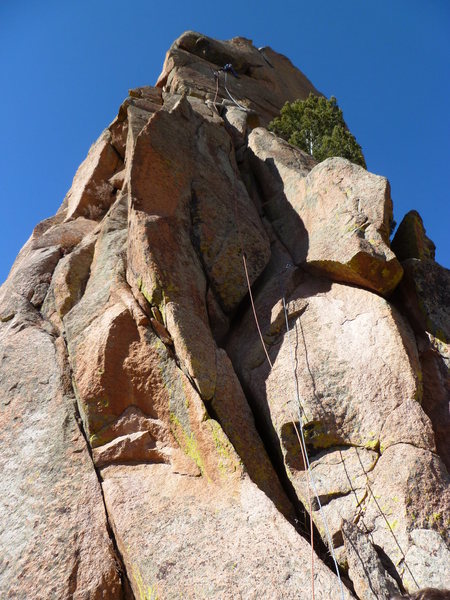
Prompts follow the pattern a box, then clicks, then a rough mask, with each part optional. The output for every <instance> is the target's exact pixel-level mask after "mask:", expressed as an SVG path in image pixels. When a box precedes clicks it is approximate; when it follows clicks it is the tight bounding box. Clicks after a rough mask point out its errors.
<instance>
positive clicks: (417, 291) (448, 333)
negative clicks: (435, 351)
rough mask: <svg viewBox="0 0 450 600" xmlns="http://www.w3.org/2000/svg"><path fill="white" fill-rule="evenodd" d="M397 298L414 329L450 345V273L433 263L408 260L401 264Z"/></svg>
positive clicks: (432, 261)
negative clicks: (400, 282)
mask: <svg viewBox="0 0 450 600" xmlns="http://www.w3.org/2000/svg"><path fill="white" fill-rule="evenodd" d="M402 264H403V268H404V271H405V275H404V281H402V285H401V286H400V287H399V290H398V294H399V296H400V302H401V304H402V308H403V310H404V311H405V312H406V313H407V315H408V318H409V319H410V321H411V323H412V324H413V326H414V328H415V329H416V330H417V331H419V332H422V331H426V332H428V333H431V334H432V335H433V336H434V337H436V338H439V339H440V340H441V341H442V342H443V343H444V344H449V343H450V271H449V270H448V269H446V268H445V267H441V265H439V264H438V263H436V262H435V261H434V260H430V259H429V260H418V259H416V258H411V259H408V260H406V261H404V262H403V263H402Z"/></svg>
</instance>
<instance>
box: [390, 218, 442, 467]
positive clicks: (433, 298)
mask: <svg viewBox="0 0 450 600" xmlns="http://www.w3.org/2000/svg"><path fill="white" fill-rule="evenodd" d="M392 244H393V246H394V244H395V247H396V248H397V249H398V250H397V251H398V252H399V255H400V257H401V258H402V265H403V269H404V277H403V279H402V282H401V285H399V287H398V289H397V290H396V293H395V296H394V301H395V302H396V303H397V304H398V306H399V308H400V310H402V311H403V312H404V313H405V315H406V316H407V317H408V320H409V322H410V323H411V325H412V327H413V328H414V332H415V335H416V339H417V347H418V349H419V354H420V360H421V365H422V375H423V408H424V410H425V412H426V413H427V415H428V416H429V417H430V419H431V422H432V424H433V428H434V431H435V436H436V447H437V450H438V453H439V455H440V456H441V458H442V460H443V461H444V462H445V464H446V466H447V469H449V468H450V447H449V444H448V436H449V435H450V407H449V399H450V376H449V369H450V271H449V270H448V269H445V268H444V267H442V266H441V265H439V264H438V263H437V262H435V260H434V252H435V246H434V243H433V242H432V241H431V240H430V239H429V238H428V237H427V236H426V232H425V228H424V226H423V222H422V219H421V217H420V215H419V214H418V213H417V212H416V211H411V212H409V213H408V214H407V215H406V216H405V218H404V219H403V221H402V222H401V223H400V225H399V228H398V231H397V233H396V235H395V237H394V240H393V242H392Z"/></svg>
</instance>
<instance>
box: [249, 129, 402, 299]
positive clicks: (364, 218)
mask: <svg viewBox="0 0 450 600" xmlns="http://www.w3.org/2000/svg"><path fill="white" fill-rule="evenodd" d="M248 144H249V149H250V152H251V161H252V164H253V165H254V169H255V172H256V175H257V177H258V179H259V182H260V186H261V189H262V190H263V199H264V201H265V203H264V209H265V212H266V214H267V216H268V217H269V219H270V220H271V222H272V224H273V226H274V229H275V231H276V232H277V234H278V235H279V236H280V237H281V238H282V239H283V240H285V243H286V245H287V248H288V250H289V252H290V254H291V255H292V257H293V259H294V262H295V263H296V264H299V263H301V262H305V261H306V263H307V264H308V266H310V267H312V268H314V269H316V270H317V271H320V272H321V273H323V274H325V275H327V276H328V277H330V278H332V279H334V280H337V281H344V282H346V283H351V284H356V285H359V286H362V287H365V288H367V289H370V290H373V291H375V292H377V293H379V294H382V295H385V296H386V295H389V294H390V293H391V292H392V291H393V290H394V289H395V287H396V286H397V284H398V283H399V281H400V279H401V277H402V272H403V271H402V267H401V265H400V263H399V261H398V260H397V258H396V257H395V255H394V253H393V252H392V251H391V250H390V248H389V224H390V221H391V220H392V201H391V197H390V187H389V183H388V181H387V180H386V179H385V178H384V177H380V176H378V175H373V174H372V173H369V172H368V171H366V170H365V169H363V167H360V166H358V165H355V164H352V163H351V162H349V161H348V160H346V159H344V158H328V159H327V160H325V161H323V162H321V163H319V164H318V165H316V166H315V167H314V168H312V169H311V164H312V163H311V159H310V158H307V155H306V154H305V153H304V152H302V151H301V150H298V149H296V148H294V147H292V146H290V145H289V144H287V143H286V142H284V141H282V140H280V139H279V138H277V137H276V136H274V135H273V134H271V133H269V132H267V131H266V130H264V129H261V128H258V129H255V130H254V131H252V133H251V134H250V136H249V141H248Z"/></svg>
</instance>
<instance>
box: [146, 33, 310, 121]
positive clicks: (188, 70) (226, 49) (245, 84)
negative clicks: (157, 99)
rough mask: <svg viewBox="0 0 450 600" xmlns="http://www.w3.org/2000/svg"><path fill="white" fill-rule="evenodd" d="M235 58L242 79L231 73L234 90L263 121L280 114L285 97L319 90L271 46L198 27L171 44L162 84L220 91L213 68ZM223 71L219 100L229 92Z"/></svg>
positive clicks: (193, 91)
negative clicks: (211, 35)
mask: <svg viewBox="0 0 450 600" xmlns="http://www.w3.org/2000/svg"><path fill="white" fill-rule="evenodd" d="M227 63H232V64H233V67H234V69H235V70H236V71H237V72H238V74H239V79H236V78H234V77H233V76H232V75H229V76H227V79H226V85H227V88H228V90H229V92H230V94H231V95H232V96H233V98H235V99H236V100H237V101H238V102H239V103H240V104H241V105H243V106H245V107H246V108H248V109H250V110H252V111H255V112H256V113H257V114H258V115H259V117H260V119H261V124H262V125H267V123H268V122H269V121H270V120H272V119H273V117H275V116H277V115H278V113H279V110H280V109H281V107H282V106H283V105H284V103H285V102H288V101H290V102H292V101H293V100H296V99H298V98H303V99H304V98H307V97H308V95H309V94H310V93H313V94H319V92H318V91H317V90H316V89H315V87H314V86H313V85H312V83H311V82H310V81H309V80H308V79H307V78H306V77H305V76H304V75H303V73H301V72H300V71H299V70H298V69H296V68H295V67H294V65H293V64H292V63H291V61H290V60H289V59H288V58H286V57H285V56H282V55H281V54H278V53H277V52H274V51H273V50H272V49H271V48H269V47H265V48H261V49H259V50H258V49H257V48H255V47H254V46H253V44H252V42H251V40H247V39H245V38H242V37H236V38H233V39H232V40H229V41H218V40H214V39H212V38H209V37H207V36H204V35H201V34H199V33H196V32H194V31H187V32H185V33H183V35H181V36H180V37H179V38H178V39H177V40H176V41H175V42H174V43H173V44H172V46H171V47H170V49H169V50H168V52H167V55H166V60H165V62H164V67H163V71H162V73H161V75H160V76H159V79H158V82H157V84H156V85H157V86H158V87H162V88H163V89H164V90H166V91H167V92H170V93H172V94H174V93H178V94H180V93H185V92H187V93H188V94H189V95H193V96H197V97H200V98H203V99H210V100H213V101H214V99H215V97H216V81H215V79H214V75H213V71H215V70H217V69H219V68H221V67H223V66H224V65H225V64H227ZM224 82H225V78H224V75H223V74H221V75H220V82H219V83H220V85H219V89H218V93H217V98H216V102H218V103H219V102H222V101H223V100H225V101H228V104H230V103H231V102H230V98H229V95H228V94H227V92H226V90H225V87H224Z"/></svg>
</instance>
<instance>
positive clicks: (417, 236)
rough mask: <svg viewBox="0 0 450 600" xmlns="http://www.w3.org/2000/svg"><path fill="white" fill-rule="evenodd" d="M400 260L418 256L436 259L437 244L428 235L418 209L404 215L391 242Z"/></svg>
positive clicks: (422, 258) (419, 257)
mask: <svg viewBox="0 0 450 600" xmlns="http://www.w3.org/2000/svg"><path fill="white" fill-rule="evenodd" d="M391 247H392V250H393V251H394V252H395V254H396V256H397V258H398V259H399V260H402V261H403V260H406V259H408V258H418V259H420V260H428V259H431V260H434V255H435V253H436V246H435V245H434V243H433V242H432V240H430V238H429V237H427V235H426V233H425V227H424V225H423V221H422V217H421V216H420V215H419V213H418V212H417V211H416V210H410V211H409V212H408V213H407V214H406V215H405V216H404V217H403V220H402V222H401V223H400V225H399V226H398V229H397V231H396V232H395V235H394V239H393V240H392V244H391Z"/></svg>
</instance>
